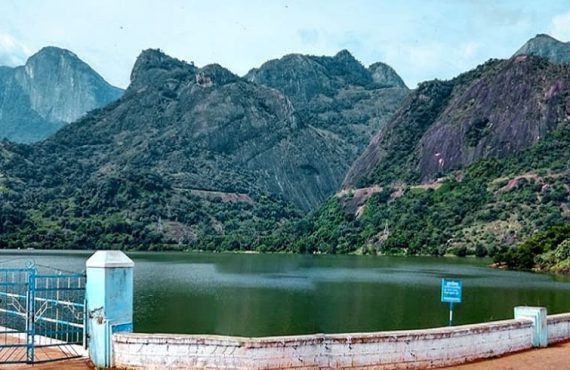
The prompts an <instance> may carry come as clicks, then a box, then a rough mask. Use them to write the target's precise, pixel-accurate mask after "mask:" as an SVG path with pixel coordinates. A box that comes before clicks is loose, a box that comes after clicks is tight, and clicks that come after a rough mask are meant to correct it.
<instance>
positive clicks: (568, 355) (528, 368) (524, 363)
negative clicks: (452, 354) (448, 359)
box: [446, 342, 570, 370]
mask: <svg viewBox="0 0 570 370" xmlns="http://www.w3.org/2000/svg"><path fill="white" fill-rule="evenodd" d="M446 369H456V370H484V369H485V370H487V369H492V370H536V369H540V370H565V369H570V342H564V343H559V344H553V345H551V346H549V347H547V348H542V349H533V350H529V351H524V352H518V353H515V354H512V355H508V356H503V357H499V358H494V359H490V360H483V361H478V362H473V363H470V364H466V365H461V366H452V367H448V368H446Z"/></svg>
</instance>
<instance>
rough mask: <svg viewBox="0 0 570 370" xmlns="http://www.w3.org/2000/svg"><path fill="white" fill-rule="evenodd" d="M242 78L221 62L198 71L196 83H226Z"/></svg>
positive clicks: (206, 84) (208, 84) (206, 85)
mask: <svg viewBox="0 0 570 370" xmlns="http://www.w3.org/2000/svg"><path fill="white" fill-rule="evenodd" d="M239 80H240V78H239V77H238V76H236V75H235V74H233V73H232V72H231V71H229V70H228V69H226V68H224V67H222V66H221V65H219V64H209V65H207V66H205V67H203V68H200V69H199V70H198V72H197V73H196V83H197V84H198V85H200V86H205V87H209V86H213V85H226V84H229V83H232V82H237V81H239Z"/></svg>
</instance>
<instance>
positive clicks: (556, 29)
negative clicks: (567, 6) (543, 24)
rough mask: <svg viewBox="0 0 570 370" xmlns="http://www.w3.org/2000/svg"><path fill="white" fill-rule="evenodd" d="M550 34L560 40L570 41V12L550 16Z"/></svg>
mask: <svg viewBox="0 0 570 370" xmlns="http://www.w3.org/2000/svg"><path fill="white" fill-rule="evenodd" d="M550 34H551V35H552V36H553V37H555V38H557V39H558V40H560V41H570V12H568V13H564V14H560V15H557V16H555V17H554V18H552V23H551V25H550Z"/></svg>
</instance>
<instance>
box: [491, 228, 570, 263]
mask: <svg viewBox="0 0 570 370" xmlns="http://www.w3.org/2000/svg"><path fill="white" fill-rule="evenodd" d="M494 260H495V262H496V263H497V264H499V265H505V266H507V267H508V268H513V269H532V268H537V269H539V270H543V271H555V272H562V273H570V223H566V224H560V225H556V226H552V227H549V228H548V229H546V230H545V231H541V232H539V233H536V234H535V235H533V236H532V237H530V238H528V239H527V240H525V241H524V242H523V243H521V244H520V245H518V246H517V247H516V248H511V249H507V248H505V249H503V250H501V251H500V252H499V253H497V255H496V256H495V258H494Z"/></svg>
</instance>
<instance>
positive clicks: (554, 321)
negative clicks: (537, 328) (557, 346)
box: [546, 313, 570, 344]
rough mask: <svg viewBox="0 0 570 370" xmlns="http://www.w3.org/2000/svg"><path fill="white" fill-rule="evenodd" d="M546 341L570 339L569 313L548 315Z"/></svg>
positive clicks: (555, 341)
mask: <svg viewBox="0 0 570 370" xmlns="http://www.w3.org/2000/svg"><path fill="white" fill-rule="evenodd" d="M546 322H547V325H548V343H549V344H550V343H557V342H562V341H566V340H569V339H570V313H563V314H560V315H550V316H548V318H547V320H546Z"/></svg>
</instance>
